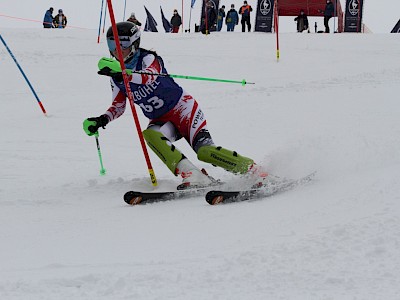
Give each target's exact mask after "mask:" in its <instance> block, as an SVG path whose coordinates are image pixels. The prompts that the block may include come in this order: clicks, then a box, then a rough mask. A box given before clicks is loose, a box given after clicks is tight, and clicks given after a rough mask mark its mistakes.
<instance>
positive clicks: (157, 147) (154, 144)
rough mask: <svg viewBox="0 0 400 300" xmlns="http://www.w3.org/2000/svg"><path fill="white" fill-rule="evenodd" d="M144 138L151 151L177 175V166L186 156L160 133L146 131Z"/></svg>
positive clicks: (150, 130)
mask: <svg viewBox="0 0 400 300" xmlns="http://www.w3.org/2000/svg"><path fill="white" fill-rule="evenodd" d="M143 137H144V139H145V140H146V142H147V145H149V147H150V148H151V150H153V151H154V153H155V154H157V156H158V157H159V158H160V159H161V160H162V162H163V163H164V164H165V165H166V166H167V167H168V169H170V170H171V172H172V173H173V174H174V175H176V174H175V170H176V166H177V165H178V163H179V162H180V161H181V160H182V158H183V157H184V155H183V154H182V153H181V152H180V151H179V150H178V149H177V148H175V146H174V145H173V144H172V143H171V142H170V141H169V140H168V139H167V138H166V137H165V136H164V135H163V134H162V133H161V132H159V131H156V130H153V129H146V130H144V131H143Z"/></svg>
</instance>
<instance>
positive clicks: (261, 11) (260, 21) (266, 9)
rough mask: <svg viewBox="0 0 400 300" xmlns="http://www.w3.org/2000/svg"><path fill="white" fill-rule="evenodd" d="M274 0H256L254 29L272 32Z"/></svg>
mask: <svg viewBox="0 0 400 300" xmlns="http://www.w3.org/2000/svg"><path fill="white" fill-rule="evenodd" d="M273 17H274V0H258V3H257V13H256V26H255V29H254V31H263V32H272V20H273Z"/></svg>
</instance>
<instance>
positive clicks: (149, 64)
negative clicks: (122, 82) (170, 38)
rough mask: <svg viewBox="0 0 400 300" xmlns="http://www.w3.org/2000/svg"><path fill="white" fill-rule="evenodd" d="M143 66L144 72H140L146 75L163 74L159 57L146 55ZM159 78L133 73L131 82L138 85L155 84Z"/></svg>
mask: <svg viewBox="0 0 400 300" xmlns="http://www.w3.org/2000/svg"><path fill="white" fill-rule="evenodd" d="M142 65H143V68H142V70H139V72H140V71H142V72H144V73H152V74H160V73H161V64H160V62H159V61H158V59H157V57H156V56H155V55H153V54H149V55H146V56H145V57H144V58H143V62H142ZM157 77H158V76H157V75H150V74H138V73H132V77H131V79H130V81H131V82H133V83H136V84H149V83H152V82H154V81H155V80H156V79H157Z"/></svg>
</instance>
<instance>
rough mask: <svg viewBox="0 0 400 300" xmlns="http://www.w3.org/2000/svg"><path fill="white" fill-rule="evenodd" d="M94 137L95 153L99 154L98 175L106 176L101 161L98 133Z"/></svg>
mask: <svg viewBox="0 0 400 300" xmlns="http://www.w3.org/2000/svg"><path fill="white" fill-rule="evenodd" d="M94 136H95V138H96V144H97V153H98V154H99V160H100V175H105V174H106V169H104V166H103V159H102V157H101V151H100V143H99V133H98V132H97V133H96V134H95V135H94Z"/></svg>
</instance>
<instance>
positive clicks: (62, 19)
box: [53, 9, 67, 28]
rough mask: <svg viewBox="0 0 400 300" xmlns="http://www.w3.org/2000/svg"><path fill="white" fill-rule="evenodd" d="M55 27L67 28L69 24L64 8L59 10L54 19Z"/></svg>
mask: <svg viewBox="0 0 400 300" xmlns="http://www.w3.org/2000/svg"><path fill="white" fill-rule="evenodd" d="M53 23H54V27H55V28H65V27H66V26H67V17H66V16H65V15H64V13H63V10H62V9H59V10H58V15H56V16H55V17H54V19H53Z"/></svg>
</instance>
